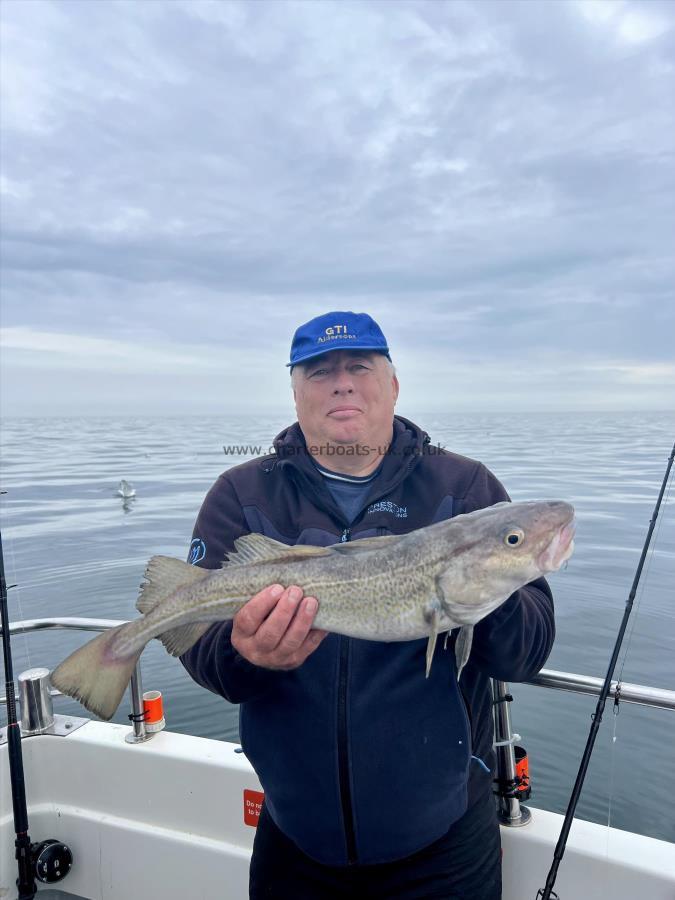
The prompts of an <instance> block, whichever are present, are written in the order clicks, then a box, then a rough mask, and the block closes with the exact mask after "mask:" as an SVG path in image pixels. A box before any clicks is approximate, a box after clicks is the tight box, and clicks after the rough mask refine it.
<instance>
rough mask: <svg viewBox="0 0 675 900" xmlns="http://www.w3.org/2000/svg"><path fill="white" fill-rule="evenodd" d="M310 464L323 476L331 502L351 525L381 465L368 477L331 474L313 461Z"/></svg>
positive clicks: (340, 473) (338, 473) (339, 473)
mask: <svg viewBox="0 0 675 900" xmlns="http://www.w3.org/2000/svg"><path fill="white" fill-rule="evenodd" d="M312 462H313V463H314V465H315V466H316V468H317V469H318V470H319V472H320V473H321V474H322V475H323V477H324V481H325V483H326V487H327V488H328V490H329V491H330V493H331V496H332V497H333V500H335V502H336V503H337V505H338V506H339V507H340V509H341V510H342V512H343V513H344V517H345V519H346V520H347V521H348V522H349V524H350V525H351V523H352V522H353V521H354V519H355V518H356V517H357V515H358V514H359V513H360V512H361V508H362V507H363V504H364V502H365V499H366V496H367V495H368V494H369V493H370V488H371V484H372V481H373V480H374V479H375V478H377V476H378V475H379V473H380V470H381V469H382V463H380V465H379V466H378V467H377V469H375V471H374V472H371V473H370V475H344V474H343V473H342V472H331V471H330V470H329V469H324V467H323V466H321V465H319V463H318V462H316V460H314V459H313V460H312Z"/></svg>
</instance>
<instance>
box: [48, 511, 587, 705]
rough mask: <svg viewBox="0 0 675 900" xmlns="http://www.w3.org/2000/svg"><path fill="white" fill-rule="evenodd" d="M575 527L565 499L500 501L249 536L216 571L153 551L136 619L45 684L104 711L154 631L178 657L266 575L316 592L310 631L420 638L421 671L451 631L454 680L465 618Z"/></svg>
mask: <svg viewBox="0 0 675 900" xmlns="http://www.w3.org/2000/svg"><path fill="white" fill-rule="evenodd" d="M574 527H575V526H574V509H573V508H572V506H570V505H569V504H568V503H564V502H563V501H559V500H554V501H545V502H526V503H509V502H502V503H497V504H495V505H494V506H488V507H486V508H484V509H479V510H476V511H475V512H471V513H468V514H466V515H459V516H455V517H454V518H452V519H448V520H445V521H443V522H438V523H436V524H434V525H429V526H427V527H426V528H420V529H418V530H416V531H411V532H409V533H408V534H403V535H388V536H383V537H373V538H364V539H362V540H356V541H353V542H351V543H339V544H334V545H332V546H330V547H312V546H304V545H301V546H288V545H286V544H282V543H280V542H278V541H275V540H272V539H271V538H268V537H265V536H263V535H261V534H247V535H245V536H243V537H240V538H238V539H237V540H236V541H235V542H234V546H235V550H234V552H233V553H231V554H229V557H228V558H227V559H226V560H225V562H224V563H223V566H222V568H220V569H215V570H213V569H212V570H209V569H200V568H197V567H194V566H191V565H188V564H187V563H185V562H182V561H181V560H178V559H173V558H171V557H167V556H153V557H152V559H151V560H150V562H149V563H148V566H147V569H146V571H145V576H144V577H145V581H144V583H143V584H142V585H141V591H140V595H139V598H138V601H137V603H136V608H137V609H138V611H139V612H141V613H142V614H143V615H142V616H141V617H140V618H138V619H135V620H133V621H131V622H127V623H125V624H123V625H119V626H117V627H115V628H111V629H109V630H108V631H106V632H104V633H103V634H101V635H99V636H98V637H96V638H94V639H93V640H91V641H89V642H88V643H87V644H85V645H84V646H83V647H81V648H80V649H78V650H76V651H75V652H74V653H72V654H71V655H70V656H69V657H68V658H67V659H66V660H64V661H63V662H62V663H61V664H60V665H59V666H57V668H56V669H55V670H54V671H53V673H52V675H51V682H52V684H53V685H54V687H56V688H58V689H59V690H60V691H62V692H63V693H64V694H68V695H69V696H71V697H73V698H75V699H76V700H79V701H80V703H82V705H83V706H85V707H86V708H87V709H88V710H89V711H90V712H92V713H95V714H96V715H98V716H99V717H101V718H102V719H106V720H107V719H110V718H111V717H112V716H113V715H114V713H115V710H116V709H117V707H118V706H119V703H120V701H121V699H122V696H123V694H124V691H125V689H126V687H127V684H128V683H129V681H130V679H131V675H132V673H133V670H134V667H135V665H136V663H137V661H138V659H139V657H140V655H141V653H142V651H143V648H144V647H145V645H146V644H147V643H148V641H150V640H152V638H159V640H160V641H161V642H162V643H163V644H164V646H165V647H166V649H167V650H168V651H169V653H171V654H172V655H173V656H180V655H181V654H183V653H185V652H186V651H187V650H189V649H190V647H192V645H193V644H194V643H195V642H196V641H197V640H199V638H200V637H201V636H202V635H203V634H204V632H205V631H206V630H207V629H208V628H209V627H210V626H211V625H212V624H213V623H214V622H223V621H227V620H229V619H232V618H233V617H234V616H235V615H236V613H237V612H238V611H239V610H240V609H241V608H242V606H243V605H244V604H245V603H246V602H247V601H248V600H249V599H250V598H251V597H252V596H253V595H254V594H257V593H258V592H259V591H261V590H262V589H263V588H265V587H267V586H268V585H271V584H275V583H279V584H282V585H285V586H288V585H291V584H297V585H299V586H300V587H302V589H303V590H304V592H305V594H306V595H310V596H313V597H316V598H317V600H318V601H319V608H318V611H317V614H316V618H315V620H314V627H316V628H321V629H324V630H326V631H332V632H335V633H337V634H342V635H347V636H348V637H352V638H362V639H365V640H370V641H409V640H415V639H419V638H424V637H428V639H429V641H428V645H427V672H426V674H427V676H428V674H429V669H430V666H431V660H432V658H433V654H434V648H435V645H436V640H437V637H438V635H439V634H442V633H443V632H446V633H447V634H449V633H450V631H452V630H453V629H455V628H459V629H461V630H460V632H459V635H458V637H457V641H456V644H455V656H456V663H457V677H458V678H459V676H460V674H461V671H462V668H463V666H464V664H465V663H466V661H467V659H468V657H469V654H470V650H471V639H472V634H473V628H472V626H474V625H475V624H476V623H477V622H479V621H480V620H481V619H483V618H484V617H485V616H487V615H488V614H489V613H491V612H492V611H493V610H494V609H496V608H497V607H498V606H500V605H501V604H502V603H503V602H504V601H505V600H507V599H508V597H510V596H511V594H512V593H513V592H514V591H515V590H517V589H518V588H519V587H522V586H523V585H524V584H527V583H528V582H530V581H533V580H534V579H535V578H538V577H539V576H541V575H546V574H548V573H549V572H553V571H556V570H557V569H558V568H560V566H561V565H562V564H563V563H564V562H565V561H566V560H567V559H569V557H570V556H571V555H572V551H573V549H574V540H573V538H574ZM447 634H446V641H447Z"/></svg>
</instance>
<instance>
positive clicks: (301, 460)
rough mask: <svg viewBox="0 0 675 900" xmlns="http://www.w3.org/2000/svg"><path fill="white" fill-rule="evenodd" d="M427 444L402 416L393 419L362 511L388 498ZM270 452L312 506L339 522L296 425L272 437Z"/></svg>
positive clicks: (335, 510)
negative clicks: (387, 443)
mask: <svg viewBox="0 0 675 900" xmlns="http://www.w3.org/2000/svg"><path fill="white" fill-rule="evenodd" d="M429 441H430V438H429V435H428V434H427V433H426V431H423V430H422V429H421V428H419V427H418V426H417V425H415V424H414V423H413V422H411V421H409V420H408V419H404V418H403V416H394V429H393V435H392V441H391V445H390V447H389V450H388V451H387V453H386V454H385V456H384V460H383V463H382V469H381V471H380V473H379V475H378V477H377V478H375V479H374V481H373V484H372V488H371V491H370V493H369V495H368V497H367V500H366V504H364V508H365V506H367V505H368V504H370V503H373V502H375V501H376V500H378V499H379V498H380V497H383V496H384V495H385V494H388V493H389V492H390V491H391V490H393V489H394V488H395V487H396V486H397V485H398V484H400V482H401V481H403V479H404V478H406V477H407V475H408V474H409V473H410V472H412V470H413V469H414V468H415V466H416V465H417V464H418V462H419V460H420V457H421V455H422V452H423V447H424V445H425V444H428V443H429ZM274 449H275V451H276V454H277V458H278V462H277V466H279V467H281V468H284V469H286V471H287V472H288V473H289V474H290V475H291V476H292V477H293V478H295V479H296V480H297V481H298V482H301V483H302V485H303V489H304V490H305V491H307V492H309V493H310V494H311V495H312V496H313V498H314V500H315V501H316V502H318V503H319V504H320V505H321V506H323V507H324V508H326V509H327V510H328V511H330V512H331V513H332V514H333V515H334V516H335V517H336V518H338V519H339V520H342V514H341V513H340V511H339V508H338V507H337V505H336V503H335V501H334V500H333V498H332V497H331V495H330V492H329V491H328V489H327V488H326V485H325V484H324V478H323V476H322V475H321V474H320V473H319V471H318V470H317V468H316V466H315V465H314V464H313V462H312V460H311V457H310V454H309V452H308V450H307V444H306V442H305V437H304V435H303V433H302V430H301V428H300V425H299V424H298V422H294V423H293V424H292V425H290V426H289V427H288V428H285V429H284V430H283V431H282V432H280V433H279V434H278V435H277V436H276V438H275V439H274Z"/></svg>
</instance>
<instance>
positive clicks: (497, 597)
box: [440, 500, 575, 625]
mask: <svg viewBox="0 0 675 900" xmlns="http://www.w3.org/2000/svg"><path fill="white" fill-rule="evenodd" d="M462 520H463V521H462ZM451 523H454V528H455V530H454V537H453V542H454V546H453V549H452V552H451V553H450V554H449V556H448V558H447V559H448V563H449V565H448V566H447V568H446V569H445V571H444V572H443V573H442V574H441V576H440V582H441V586H442V587H444V588H445V589H444V599H443V601H442V605H443V607H444V610H445V612H446V614H447V615H448V616H449V618H450V619H451V620H452V621H453V622H454V623H455V624H462V625H463V624H474V623H475V622H477V621H479V620H480V619H481V618H483V616H485V615H487V614H488V613H489V612H491V611H492V610H493V609H496V608H497V607H498V606H499V605H500V604H501V603H503V602H504V600H506V598H507V597H509V596H510V595H511V594H512V593H513V592H514V591H516V590H518V588H520V587H522V586H523V585H524V584H528V583H529V582H530V581H534V580H535V579H536V578H539V577H541V576H542V575H547V574H549V573H550V572H555V571H556V570H557V569H559V568H560V566H561V565H562V564H563V563H564V562H565V561H566V560H568V559H569V558H570V556H571V555H572V552H573V551H574V529H575V524H574V508H573V507H572V506H570V504H569V503H565V502H563V501H561V500H552V501H544V502H528V503H508V502H503V503H496V504H495V505H494V506H489V507H486V508H485V509H481V510H476V511H475V512H473V513H469V514H468V515H466V516H457V517H456V518H454V519H450V520H449V521H448V522H447V525H448V526H449V528H452V527H453V526H452V524H451ZM461 526H463V527H461ZM458 534H459V535H461V537H460V538H459V539H458V538H457V535H458Z"/></svg>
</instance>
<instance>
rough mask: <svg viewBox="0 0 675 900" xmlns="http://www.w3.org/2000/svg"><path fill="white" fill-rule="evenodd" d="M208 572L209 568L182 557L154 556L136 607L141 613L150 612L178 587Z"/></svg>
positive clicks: (198, 579)
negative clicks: (200, 566) (201, 566)
mask: <svg viewBox="0 0 675 900" xmlns="http://www.w3.org/2000/svg"><path fill="white" fill-rule="evenodd" d="M208 574H209V570H208V569H199V568H197V566H191V565H190V564H189V563H186V562H183V560H182V559H174V558H173V557H172V556H153V557H152V559H151V560H150V562H149V563H148V565H147V566H146V569H145V575H144V576H143V577H144V578H145V582H144V583H143V584H142V585H141V592H140V594H139V595H138V600H137V601H136V609H137V610H138V611H139V612H141V613H149V612H151V611H152V610H153V609H154V608H155V607H156V606H158V605H159V604H160V603H161V602H162V600H166V598H167V597H169V596H171V594H173V592H174V591H177V590H178V588H181V587H183V586H184V585H186V584H192V583H193V582H195V581H201V579H202V578H205V577H206V576H207V575H208Z"/></svg>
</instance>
